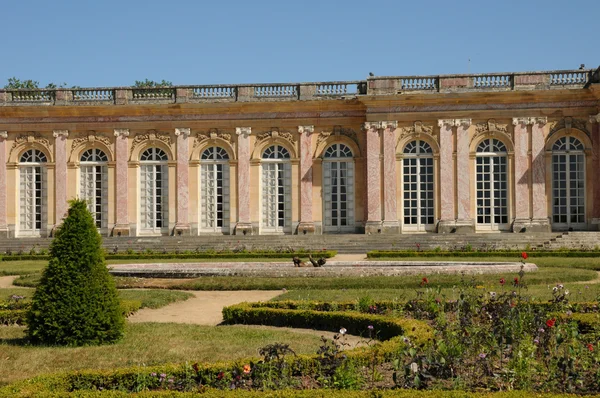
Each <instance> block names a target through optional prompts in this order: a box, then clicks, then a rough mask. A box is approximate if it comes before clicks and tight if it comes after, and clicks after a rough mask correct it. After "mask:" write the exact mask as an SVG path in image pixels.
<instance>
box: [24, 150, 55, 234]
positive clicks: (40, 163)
mask: <svg viewBox="0 0 600 398" xmlns="http://www.w3.org/2000/svg"><path fill="white" fill-rule="evenodd" d="M47 161H48V159H47V157H46V154H44V152H42V151H39V150H37V149H29V150H27V151H25V152H24V153H23V154H22V155H21V157H20V158H19V218H20V219H19V235H20V236H40V235H41V232H42V229H43V228H44V227H45V226H46V225H47V206H48V203H47V195H48V190H47V187H46V162H47Z"/></svg>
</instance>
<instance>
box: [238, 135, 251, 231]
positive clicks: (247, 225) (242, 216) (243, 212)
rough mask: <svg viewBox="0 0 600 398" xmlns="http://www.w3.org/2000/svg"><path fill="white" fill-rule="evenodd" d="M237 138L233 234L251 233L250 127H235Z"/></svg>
mask: <svg viewBox="0 0 600 398" xmlns="http://www.w3.org/2000/svg"><path fill="white" fill-rule="evenodd" d="M235 132H236V134H237V136H238V141H237V151H238V153H237V155H238V176H237V177H238V221H237V224H236V227H235V234H236V235H239V234H244V235H246V234H249V233H252V223H251V222H250V133H251V132H252V129H251V128H250V127H237V128H236V129H235Z"/></svg>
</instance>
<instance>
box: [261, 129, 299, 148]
mask: <svg viewBox="0 0 600 398" xmlns="http://www.w3.org/2000/svg"><path fill="white" fill-rule="evenodd" d="M270 138H273V139H277V138H283V139H284V140H287V141H288V142H289V143H290V144H292V145H294V144H295V143H296V137H294V135H293V134H292V133H290V132H289V131H279V129H272V130H271V131H265V132H263V133H259V134H257V135H256V142H257V143H259V142H262V141H265V140H268V139H270Z"/></svg>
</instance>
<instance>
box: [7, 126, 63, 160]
mask: <svg viewBox="0 0 600 398" xmlns="http://www.w3.org/2000/svg"><path fill="white" fill-rule="evenodd" d="M27 143H30V144H33V143H36V144H39V145H41V146H43V147H44V148H46V150H47V151H48V153H49V154H52V151H51V150H50V140H49V139H47V138H44V137H42V136H41V135H40V134H35V133H34V132H33V131H30V132H28V133H26V134H22V135H20V136H18V137H17V138H16V139H15V141H14V142H13V144H12V147H11V148H10V153H9V154H8V156H9V158H10V155H12V153H13V151H14V150H15V149H16V148H17V147H19V146H21V145H25V144H27Z"/></svg>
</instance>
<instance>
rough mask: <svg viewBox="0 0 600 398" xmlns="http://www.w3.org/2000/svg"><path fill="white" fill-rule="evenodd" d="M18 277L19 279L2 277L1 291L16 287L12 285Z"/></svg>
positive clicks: (13, 276) (11, 276)
mask: <svg viewBox="0 0 600 398" xmlns="http://www.w3.org/2000/svg"><path fill="white" fill-rule="evenodd" d="M18 277H19V276H18V275H10V276H0V289H8V288H11V287H16V286H13V284H12V283H13V281H14V280H15V279H17V278H18Z"/></svg>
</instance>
